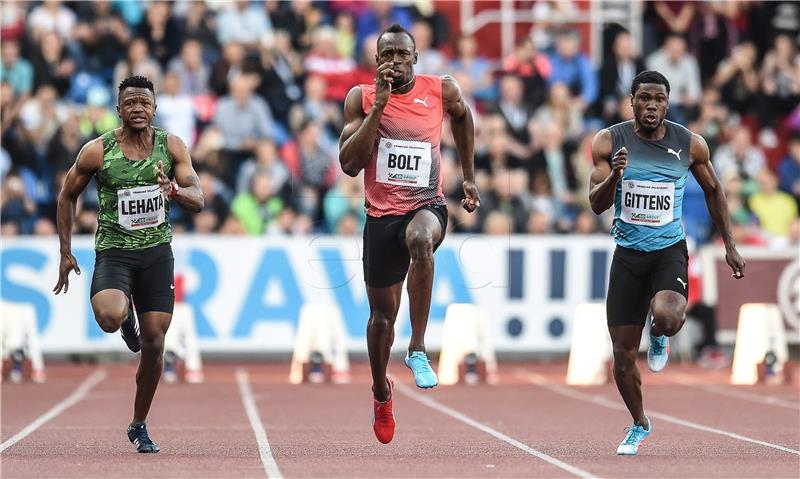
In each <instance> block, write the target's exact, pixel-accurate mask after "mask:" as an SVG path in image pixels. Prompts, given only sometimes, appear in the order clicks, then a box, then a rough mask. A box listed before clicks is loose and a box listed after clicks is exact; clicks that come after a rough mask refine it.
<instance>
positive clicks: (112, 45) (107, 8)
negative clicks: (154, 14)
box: [75, 1, 131, 81]
mask: <svg viewBox="0 0 800 479" xmlns="http://www.w3.org/2000/svg"><path fill="white" fill-rule="evenodd" d="M78 10H79V12H80V14H79V17H78V18H79V21H78V25H77V26H76V27H75V39H76V40H77V41H78V42H79V45H80V50H81V51H82V52H83V54H84V58H83V64H82V65H81V68H85V69H87V70H89V71H91V72H93V73H96V74H99V75H101V76H102V78H103V79H105V80H107V81H112V80H113V78H114V77H113V71H114V65H116V64H117V62H119V61H121V60H123V58H124V52H126V51H127V50H128V46H129V45H128V43H129V42H130V39H131V32H130V28H129V27H128V25H127V24H126V23H125V21H124V20H123V19H122V17H121V16H120V15H119V14H118V13H117V12H114V11H113V10H112V8H111V2H108V1H105V2H85V3H82V4H81V5H79V7H78Z"/></svg>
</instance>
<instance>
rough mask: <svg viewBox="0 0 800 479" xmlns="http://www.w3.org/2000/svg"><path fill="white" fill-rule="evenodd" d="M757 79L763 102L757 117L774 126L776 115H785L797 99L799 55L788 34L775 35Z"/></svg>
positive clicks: (799, 97)
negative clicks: (760, 83)
mask: <svg viewBox="0 0 800 479" xmlns="http://www.w3.org/2000/svg"><path fill="white" fill-rule="evenodd" d="M761 82H762V85H763V93H764V97H765V104H764V105H763V108H762V113H761V115H760V120H761V123H762V124H764V125H769V126H774V124H775V119H776V117H778V116H781V115H786V114H787V113H789V112H790V111H791V110H792V109H793V108H795V107H796V106H797V104H798V102H800V55H799V54H798V53H797V46H796V45H795V42H794V41H793V40H792V38H791V37H790V36H789V35H786V34H783V35H778V36H777V37H775V43H774V45H773V47H772V49H770V51H768V52H767V54H766V55H765V56H764V62H763V63H762V65H761Z"/></svg>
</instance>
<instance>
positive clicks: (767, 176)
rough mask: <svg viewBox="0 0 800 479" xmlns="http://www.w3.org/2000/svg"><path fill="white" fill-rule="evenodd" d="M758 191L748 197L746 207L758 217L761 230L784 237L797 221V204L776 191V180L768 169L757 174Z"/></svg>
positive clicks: (789, 196)
mask: <svg viewBox="0 0 800 479" xmlns="http://www.w3.org/2000/svg"><path fill="white" fill-rule="evenodd" d="M758 187H759V191H758V192H757V193H754V194H752V195H751V196H750V198H749V200H748V205H749V206H750V209H751V210H752V211H753V213H754V214H755V215H756V216H757V217H758V221H759V223H761V228H762V229H763V230H764V231H765V232H767V233H768V234H770V235H773V236H786V235H788V234H789V226H790V225H791V224H792V222H793V221H795V220H796V219H797V203H796V202H795V199H794V198H793V197H792V196H791V195H790V194H788V193H785V192H783V191H780V190H779V189H778V178H777V177H776V176H775V173H773V172H772V170H770V169H769V168H764V169H762V170H761V171H760V172H759V173H758Z"/></svg>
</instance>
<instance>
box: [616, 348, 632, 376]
mask: <svg viewBox="0 0 800 479" xmlns="http://www.w3.org/2000/svg"><path fill="white" fill-rule="evenodd" d="M636 354H637V351H636V350H635V349H628V348H623V347H617V346H615V347H614V370H615V371H616V372H618V373H623V374H625V373H628V372H630V371H632V370H633V369H634V368H635V367H636Z"/></svg>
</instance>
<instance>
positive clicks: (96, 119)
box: [79, 85, 119, 140]
mask: <svg viewBox="0 0 800 479" xmlns="http://www.w3.org/2000/svg"><path fill="white" fill-rule="evenodd" d="M110 103H111V94H110V93H109V91H108V88H105V87H102V86H99V85H95V86H93V87H91V88H90V89H89V91H88V92H87V93H86V108H84V110H83V113H82V114H81V116H80V120H79V121H80V128H81V136H83V137H84V138H87V139H91V140H93V139H95V138H97V137H98V136H100V135H102V134H103V133H105V132H107V131H111V130H113V129H114V128H116V127H117V126H118V125H119V117H118V116H117V115H116V114H115V112H113V111H111V110H110V109H109V104H110Z"/></svg>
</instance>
